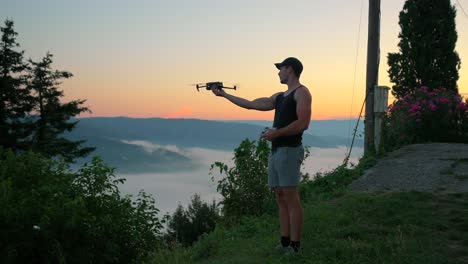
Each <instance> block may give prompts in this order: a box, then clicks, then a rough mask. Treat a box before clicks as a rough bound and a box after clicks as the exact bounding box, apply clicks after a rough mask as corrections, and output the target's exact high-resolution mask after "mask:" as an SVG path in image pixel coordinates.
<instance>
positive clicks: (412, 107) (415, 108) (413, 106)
mask: <svg viewBox="0 0 468 264" xmlns="http://www.w3.org/2000/svg"><path fill="white" fill-rule="evenodd" d="M420 109H421V107H420V106H419V105H418V103H415V104H412V105H411V109H410V110H409V112H410V113H412V112H416V111H418V110H420Z"/></svg>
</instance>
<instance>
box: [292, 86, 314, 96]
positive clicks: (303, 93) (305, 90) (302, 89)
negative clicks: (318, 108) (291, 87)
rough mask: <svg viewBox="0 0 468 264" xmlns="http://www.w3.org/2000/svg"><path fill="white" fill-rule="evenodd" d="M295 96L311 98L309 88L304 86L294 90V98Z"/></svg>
mask: <svg viewBox="0 0 468 264" xmlns="http://www.w3.org/2000/svg"><path fill="white" fill-rule="evenodd" d="M296 96H311V93H310V90H309V88H307V86H305V85H301V86H300V87H299V88H297V89H296V93H295V94H294V97H296Z"/></svg>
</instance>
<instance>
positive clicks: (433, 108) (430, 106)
mask: <svg viewBox="0 0 468 264" xmlns="http://www.w3.org/2000/svg"><path fill="white" fill-rule="evenodd" d="M429 108H431V110H432V111H435V110H437V106H436V105H435V104H434V103H433V102H430V103H429Z"/></svg>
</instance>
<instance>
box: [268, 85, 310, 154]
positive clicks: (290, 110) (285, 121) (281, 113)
mask: <svg viewBox="0 0 468 264" xmlns="http://www.w3.org/2000/svg"><path fill="white" fill-rule="evenodd" d="M300 87H302V86H299V87H298V88H296V89H295V90H294V91H292V92H291V93H289V94H288V95H287V96H284V93H280V94H278V96H276V101H275V119H274V121H273V127H275V128H277V129H279V128H283V127H286V126H288V125H289V124H291V123H292V122H294V121H296V120H297V119H298V118H297V112H296V105H297V103H296V100H294V94H295V93H296V91H297V89H299V88H300ZM302 134H303V132H301V133H299V134H297V135H291V136H283V137H278V138H276V139H274V140H273V141H272V142H271V148H272V150H273V151H275V150H276V149H277V148H278V147H297V146H300V145H301V144H302Z"/></svg>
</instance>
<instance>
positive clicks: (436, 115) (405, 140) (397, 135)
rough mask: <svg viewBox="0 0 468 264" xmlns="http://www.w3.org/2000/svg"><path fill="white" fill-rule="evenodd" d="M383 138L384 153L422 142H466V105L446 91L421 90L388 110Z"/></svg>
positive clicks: (467, 138)
mask: <svg viewBox="0 0 468 264" xmlns="http://www.w3.org/2000/svg"><path fill="white" fill-rule="evenodd" d="M382 134H383V146H384V147H385V148H386V149H385V150H391V149H394V148H397V147H399V146H402V145H406V144H414V143H424V142H468V101H465V102H464V101H463V99H462V97H461V96H460V95H459V94H458V93H455V92H453V91H450V90H447V89H445V88H439V89H433V90H431V89H429V88H428V87H424V86H423V87H421V88H419V89H416V90H415V91H414V93H413V94H408V95H406V96H404V97H403V98H401V99H400V100H397V101H395V102H394V103H393V104H392V105H390V106H389V112H388V114H387V116H386V117H385V119H384V122H383V133H382Z"/></svg>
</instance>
